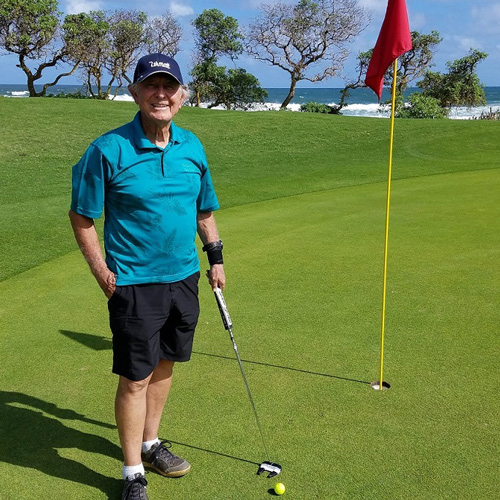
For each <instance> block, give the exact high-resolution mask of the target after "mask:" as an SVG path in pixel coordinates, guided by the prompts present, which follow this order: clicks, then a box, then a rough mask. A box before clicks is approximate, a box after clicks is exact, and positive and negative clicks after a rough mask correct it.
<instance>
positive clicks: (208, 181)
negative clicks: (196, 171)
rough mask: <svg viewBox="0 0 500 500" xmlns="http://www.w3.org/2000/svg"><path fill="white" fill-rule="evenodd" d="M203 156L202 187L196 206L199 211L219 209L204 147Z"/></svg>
mask: <svg viewBox="0 0 500 500" xmlns="http://www.w3.org/2000/svg"><path fill="white" fill-rule="evenodd" d="M202 156H203V167H202V173H201V187H200V194H199V196H198V200H197V202H196V206H197V209H198V212H212V211H214V210H218V209H219V202H218V200H217V195H216V194H215V189H214V186H213V184H212V177H211V175H210V169H209V168H208V162H207V158H206V155H205V151H204V150H203V149H202Z"/></svg>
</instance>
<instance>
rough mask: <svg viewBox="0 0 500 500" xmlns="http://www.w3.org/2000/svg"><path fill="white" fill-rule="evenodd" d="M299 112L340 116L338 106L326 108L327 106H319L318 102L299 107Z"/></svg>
mask: <svg viewBox="0 0 500 500" xmlns="http://www.w3.org/2000/svg"><path fill="white" fill-rule="evenodd" d="M300 111H303V112H305V113H325V114H328V115H338V114H340V107H338V106H328V104H321V103H319V102H314V101H310V102H306V103H305V104H302V105H301V106H300Z"/></svg>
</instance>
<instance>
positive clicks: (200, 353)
mask: <svg viewBox="0 0 500 500" xmlns="http://www.w3.org/2000/svg"><path fill="white" fill-rule="evenodd" d="M193 354H198V355H199V356H209V357H211V358H220V359H228V360H230V361H237V360H236V358H232V357H230V356H221V355H220V354H209V353H206V352H197V351H193ZM241 361H242V362H243V363H249V364H252V365H261V366H268V367H270V368H279V369H280V370H290V371H293V372H299V373H307V374H308V375H316V376H318V377H327V378H334V379H336V380H344V381H347V382H356V383H358V384H365V385H370V383H371V382H366V381H364V380H356V379H354V378H347V377H339V376H337V375H330V374H328V373H319V372H312V371H310V370H301V369H300V368H292V367H290V366H281V365H273V364H271V363H262V362H261V361H250V360H248V359H242V360H241Z"/></svg>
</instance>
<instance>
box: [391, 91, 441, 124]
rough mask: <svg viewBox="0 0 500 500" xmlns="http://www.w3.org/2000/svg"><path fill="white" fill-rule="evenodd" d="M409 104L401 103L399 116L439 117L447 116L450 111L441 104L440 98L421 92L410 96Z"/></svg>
mask: <svg viewBox="0 0 500 500" xmlns="http://www.w3.org/2000/svg"><path fill="white" fill-rule="evenodd" d="M408 101H409V103H408V105H407V106H404V105H401V106H399V108H398V112H397V117H398V118H426V119H433V120H435V119H438V118H446V117H447V116H448V111H447V110H446V109H445V108H442V107H441V106H440V105H439V101H438V99H435V98H434V97H429V96H425V95H423V94H421V93H419V92H413V93H412V94H410V96H409V97H408Z"/></svg>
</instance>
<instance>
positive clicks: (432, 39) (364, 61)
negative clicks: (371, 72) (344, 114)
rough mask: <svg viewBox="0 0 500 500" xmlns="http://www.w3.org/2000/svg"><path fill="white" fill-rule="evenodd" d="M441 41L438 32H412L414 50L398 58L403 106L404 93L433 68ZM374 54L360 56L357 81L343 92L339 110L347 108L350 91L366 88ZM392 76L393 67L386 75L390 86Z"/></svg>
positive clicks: (399, 91) (397, 81) (365, 53)
mask: <svg viewBox="0 0 500 500" xmlns="http://www.w3.org/2000/svg"><path fill="white" fill-rule="evenodd" d="M441 41H442V38H441V37H440V35H439V33H438V32H437V31H432V32H431V33H430V34H428V35H426V34H422V33H419V32H418V31H412V32H411V42H412V46H413V48H412V49H411V50H409V51H408V52H406V53H405V54H403V55H402V56H400V57H399V58H398V73H397V79H396V95H397V98H398V102H399V103H401V105H402V104H403V98H402V96H403V92H404V91H405V90H406V89H407V88H408V86H409V84H410V83H411V82H413V81H415V80H416V79H417V78H420V77H422V76H424V74H425V72H426V71H427V70H428V68H429V67H430V66H432V60H433V58H434V52H435V50H436V47H437V46H438V44H439V43H441ZM372 54H373V49H370V50H367V51H366V52H361V53H359V54H358V56H357V59H358V64H357V67H356V73H357V79H356V80H354V81H352V82H351V83H349V84H347V85H346V86H345V87H344V89H343V90H342V91H341V98H340V103H339V109H341V108H343V107H344V106H346V103H345V100H346V99H347V97H348V96H349V90H351V89H355V88H359V87H366V85H365V83H364V82H365V78H366V71H367V69H368V65H369V64H370V59H371V58H372ZM392 75H393V68H392V66H391V67H390V68H389V69H388V71H387V74H386V75H385V78H384V81H385V82H388V83H389V84H390V82H392ZM398 109H399V105H398Z"/></svg>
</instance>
